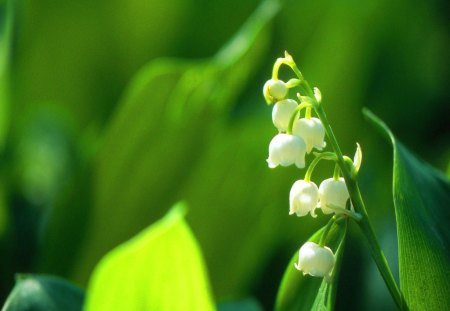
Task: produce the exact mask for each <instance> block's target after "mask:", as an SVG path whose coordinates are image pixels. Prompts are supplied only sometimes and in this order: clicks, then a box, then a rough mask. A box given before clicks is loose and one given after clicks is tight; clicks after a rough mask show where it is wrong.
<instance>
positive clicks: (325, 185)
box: [263, 53, 361, 279]
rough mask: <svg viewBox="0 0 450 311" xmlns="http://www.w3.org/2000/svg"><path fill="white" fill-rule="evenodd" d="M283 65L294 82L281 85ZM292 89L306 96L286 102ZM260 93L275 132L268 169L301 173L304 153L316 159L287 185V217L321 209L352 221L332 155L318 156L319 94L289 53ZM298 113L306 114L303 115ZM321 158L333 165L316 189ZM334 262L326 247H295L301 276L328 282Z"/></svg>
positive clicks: (320, 129)
mask: <svg viewBox="0 0 450 311" xmlns="http://www.w3.org/2000/svg"><path fill="white" fill-rule="evenodd" d="M283 64H284V65H287V66H289V67H290V68H291V69H292V70H293V71H294V73H295V74H296V75H297V78H296V79H291V80H289V81H287V82H285V81H283V80H281V79H279V78H278V70H279V68H280V66H281V65H283ZM305 85H306V87H305ZM296 87H298V88H299V89H300V91H302V92H303V91H305V90H306V92H305V96H304V95H302V94H300V92H297V93H296V99H293V98H290V97H289V93H290V90H291V89H293V88H296ZM308 90H309V92H308ZM263 95H264V98H265V100H266V102H267V104H269V105H273V109H272V122H273V125H274V126H275V128H276V129H277V130H278V133H277V134H276V135H275V136H274V137H273V138H272V140H271V142H270V144H269V156H268V158H267V163H268V166H269V167H270V168H276V167H278V166H284V167H286V166H290V165H295V166H296V167H297V168H300V169H301V168H304V167H305V157H306V155H307V154H310V153H313V154H314V155H315V159H314V160H313V161H312V162H311V163H310V165H309V167H308V169H307V171H306V173H305V177H304V179H301V180H297V181H296V182H295V183H294V184H293V185H292V188H291V191H290V194H289V215H294V214H295V215H297V216H298V217H302V216H305V215H307V214H310V215H311V216H312V217H317V215H316V213H315V210H316V209H320V210H321V211H322V213H323V214H325V215H327V214H334V215H346V216H353V217H354V218H356V217H357V216H358V215H357V214H356V213H354V211H353V207H352V206H351V203H350V200H349V199H350V197H349V192H348V189H347V186H346V184H345V180H344V179H343V178H342V177H340V173H341V172H340V166H339V165H338V163H337V156H336V154H334V153H333V152H320V151H323V149H324V148H325V147H326V142H325V133H326V130H325V127H324V125H323V123H322V121H321V119H320V118H319V117H313V116H312V115H313V113H314V112H315V113H316V114H317V110H316V109H317V107H319V105H321V102H322V95H321V93H320V91H319V89H318V88H314V91H311V89H310V88H309V85H307V82H306V81H305V80H304V79H303V76H302V75H301V73H300V71H299V70H298V68H297V66H296V65H295V63H294V61H293V59H292V57H291V56H290V55H289V54H287V53H286V55H285V57H284V58H279V59H277V61H276V62H275V64H274V67H273V73H272V78H271V79H270V80H268V81H267V82H266V83H265V84H264V88H263ZM302 110H304V111H305V112H304V114H303V115H302ZM318 116H319V115H318ZM313 150H315V152H313ZM358 151H359V152H357V155H358V157H359V163H358V164H357V165H355V167H356V166H357V169H359V165H360V158H361V153H360V150H359V146H358ZM355 158H356V157H355ZM320 160H332V161H334V162H336V167H335V170H334V174H333V177H331V178H328V179H325V180H324V181H322V182H321V183H320V185H319V187H317V185H316V184H315V183H314V182H312V181H311V174H312V172H313V170H314V167H315V166H316V165H317V163H318V162H319V161H320ZM350 161H351V160H350ZM321 241H325V239H321ZM334 262H335V257H334V254H333V252H332V251H331V250H330V249H329V248H328V247H326V246H324V245H318V244H315V243H313V242H307V243H306V244H304V245H303V246H302V247H301V248H300V251H299V262H298V264H296V265H295V267H296V268H297V269H298V270H301V271H303V273H304V274H310V275H312V276H317V277H326V278H327V279H330V277H331V272H332V270H333V266H334Z"/></svg>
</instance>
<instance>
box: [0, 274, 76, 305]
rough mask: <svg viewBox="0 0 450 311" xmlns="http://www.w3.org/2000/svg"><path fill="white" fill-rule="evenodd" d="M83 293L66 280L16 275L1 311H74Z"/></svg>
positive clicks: (42, 276) (44, 276) (52, 277)
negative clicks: (13, 284) (14, 283)
mask: <svg viewBox="0 0 450 311" xmlns="http://www.w3.org/2000/svg"><path fill="white" fill-rule="evenodd" d="M83 300H84V292H83V290H82V289H80V288H79V287H76V286H74V285H73V284H71V283H69V282H67V281H66V280H64V279H62V278H59V277H55V276H46V275H32V274H30V275H26V274H22V275H18V276H17V277H16V285H15V286H14V289H13V290H12V292H11V294H10V295H9V297H8V299H7V300H6V302H5V305H4V306H3V308H2V311H29V310H33V311H41V310H42V311H60V310H66V311H76V310H81V309H82V306H83Z"/></svg>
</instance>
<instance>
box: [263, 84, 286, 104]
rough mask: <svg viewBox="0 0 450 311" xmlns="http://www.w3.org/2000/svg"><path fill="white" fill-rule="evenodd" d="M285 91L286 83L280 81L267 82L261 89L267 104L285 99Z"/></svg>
mask: <svg viewBox="0 0 450 311" xmlns="http://www.w3.org/2000/svg"><path fill="white" fill-rule="evenodd" d="M287 90H288V89H287V87H286V83H284V82H283V81H282V80H274V79H270V80H267V82H266V83H265V84H264V87H263V94H264V98H265V99H266V102H267V103H269V104H270V103H274V102H276V101H279V100H282V99H284V98H285V97H286V94H287Z"/></svg>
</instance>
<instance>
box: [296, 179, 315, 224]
mask: <svg viewBox="0 0 450 311" xmlns="http://www.w3.org/2000/svg"><path fill="white" fill-rule="evenodd" d="M318 202H319V189H318V188H317V186H316V184H315V183H313V182H308V181H305V180H297V181H296V182H295V183H294V185H292V188H291V192H290V193H289V215H292V214H294V213H295V214H297V216H298V217H301V216H305V215H306V214H308V213H311V216H312V217H316V214H314V209H315V208H316V206H317V203H318Z"/></svg>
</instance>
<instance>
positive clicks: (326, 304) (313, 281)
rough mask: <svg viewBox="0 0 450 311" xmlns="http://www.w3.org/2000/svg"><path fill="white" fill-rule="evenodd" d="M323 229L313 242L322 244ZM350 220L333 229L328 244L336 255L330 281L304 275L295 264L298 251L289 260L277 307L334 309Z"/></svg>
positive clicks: (285, 309) (283, 309)
mask: <svg viewBox="0 0 450 311" xmlns="http://www.w3.org/2000/svg"><path fill="white" fill-rule="evenodd" d="M322 233H323V229H321V230H319V231H317V232H316V233H315V234H314V235H313V236H311V238H310V239H309V241H312V242H315V243H318V242H319V240H320V238H321V236H322ZM346 233H347V220H345V221H342V222H340V223H339V224H337V225H336V226H333V228H332V229H331V230H330V231H329V233H328V235H327V238H326V243H325V244H326V245H327V246H328V247H330V248H331V249H332V250H333V252H334V253H335V255H336V264H335V267H334V271H333V278H332V280H331V282H330V283H327V282H326V281H325V279H324V278H318V277H312V276H309V275H303V274H302V272H300V271H298V270H297V269H295V267H294V263H295V262H297V261H298V251H296V253H295V254H294V256H293V257H292V259H291V261H290V262H289V264H288V266H287V268H286V271H285V273H284V276H283V280H282V281H281V285H280V288H279V290H278V296H277V300H276V305H275V310H277V311H290V310H305V311H307V310H333V309H334V305H335V299H336V289H337V284H338V279H339V270H340V263H341V260H342V256H343V251H344V244H345V236H346Z"/></svg>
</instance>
